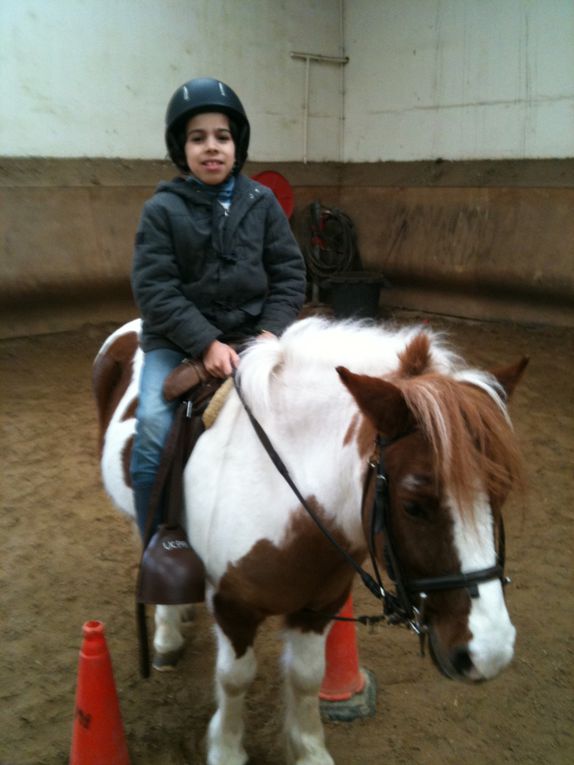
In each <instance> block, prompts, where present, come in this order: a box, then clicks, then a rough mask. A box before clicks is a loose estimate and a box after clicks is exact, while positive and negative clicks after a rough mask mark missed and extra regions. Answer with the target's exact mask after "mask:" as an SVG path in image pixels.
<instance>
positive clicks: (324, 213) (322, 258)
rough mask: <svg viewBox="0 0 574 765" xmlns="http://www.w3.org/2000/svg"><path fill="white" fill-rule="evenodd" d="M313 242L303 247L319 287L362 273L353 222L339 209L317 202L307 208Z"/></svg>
mask: <svg viewBox="0 0 574 765" xmlns="http://www.w3.org/2000/svg"><path fill="white" fill-rule="evenodd" d="M307 214H308V232H309V239H308V240H307V241H306V243H305V246H304V247H303V254H304V256H305V262H306V265H307V273H308V274H309V276H310V278H311V280H312V281H313V282H315V283H318V282H320V281H321V280H323V279H326V278H328V277H329V276H333V275H334V274H341V273H344V272H346V271H351V270H355V269H361V264H360V258H359V252H358V248H357V235H356V231H355V226H354V224H353V221H352V220H351V219H350V218H349V216H348V215H346V214H345V213H344V212H342V211H341V210H338V209H337V208H335V207H334V208H332V209H330V208H327V207H323V206H322V205H321V204H320V203H319V202H313V203H312V204H311V205H309V207H308V208H307Z"/></svg>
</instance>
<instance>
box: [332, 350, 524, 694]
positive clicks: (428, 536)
mask: <svg viewBox="0 0 574 765" xmlns="http://www.w3.org/2000/svg"><path fill="white" fill-rule="evenodd" d="M401 362H402V363H401V366H400V368H399V370H398V372H397V374H396V375H395V376H394V377H393V379H392V381H391V380H389V379H381V378H378V377H372V376H369V375H359V374H353V373H352V372H350V371H349V370H348V369H346V368H345V367H339V368H337V371H338V373H339V376H340V378H341V380H342V382H343V383H344V385H345V386H346V387H347V389H348V390H349V392H350V393H351V395H352V396H353V397H354V399H355V400H356V402H357V404H358V406H359V409H360V410H361V412H362V413H363V415H364V417H365V418H366V421H367V423H368V425H369V426H370V427H371V428H372V429H374V430H375V431H376V433H377V434H378V435H379V437H381V438H382V439H383V443H384V444H387V446H386V447H384V452H385V453H384V465H385V472H386V478H387V481H388V491H387V502H388V524H387V526H388V527H387V528H385V529H384V533H382V534H379V535H378V538H376V541H375V547H376V551H377V557H378V558H379V560H380V561H381V562H385V561H386V563H387V564H388V562H389V557H391V559H392V561H394V562H395V566H394V568H398V569H400V571H393V570H391V572H390V574H391V576H392V577H393V578H396V579H397V589H399V588H403V589H404V590H406V591H409V590H410V585H411V584H412V583H413V582H417V581H419V582H420V581H424V582H428V583H429V587H428V589H429V591H428V592H423V591H420V588H419V589H418V590H417V589H413V590H410V592H411V602H412V604H413V606H414V607H415V609H417V610H418V611H421V612H423V611H424V619H423V621H424V627H423V628H424V629H425V630H427V631H428V634H429V640H430V646H431V653H432V656H433V658H434V660H435V662H436V663H437V665H438V666H439V668H440V669H441V670H442V671H443V672H444V673H445V674H446V675H448V676H449V677H452V678H457V679H467V680H483V679H488V678H491V677H493V676H495V675H496V674H497V673H498V672H499V671H500V670H501V669H503V668H504V667H505V666H506V665H507V664H508V663H509V662H510V660H511V659H512V656H513V651H514V640H515V629H514V627H513V625H512V623H511V621H510V618H509V615H508V611H507V609H506V604H505V598H504V592H503V586H502V584H503V583H502V581H501V579H502V577H498V576H496V577H490V578H489V579H488V580H485V581H480V583H476V582H475V583H473V585H472V586H469V587H468V588H467V587H464V586H461V583H464V581H465V580H464V579H463V578H462V575H472V574H473V573H477V572H483V571H491V570H494V569H495V567H496V564H497V558H498V553H499V551H500V546H501V545H503V540H502V539H500V538H499V535H500V533H501V529H503V527H502V524H501V510H502V506H503V504H504V501H505V499H506V497H507V495H508V492H509V491H510V489H511V487H512V486H514V485H516V484H518V483H520V482H521V465H520V458H519V452H518V448H517V445H516V440H515V437H514V433H513V430H512V426H511V424H510V421H509V419H508V417H507V414H506V406H505V402H506V398H507V397H508V396H509V395H510V393H511V392H512V391H513V390H514V387H515V386H516V384H517V383H518V381H519V380H520V378H521V376H522V374H523V372H524V370H525V368H526V365H527V363H528V359H523V360H522V361H520V362H519V363H517V364H515V365H513V366H509V367H507V368H504V369H500V370H498V371H496V372H495V373H493V374H492V375H485V374H484V373H478V372H468V371H467V372H465V373H459V374H455V375H452V376H449V375H444V374H439V373H437V372H435V371H432V366H431V364H430V357H429V345H428V339H427V338H425V336H424V335H421V336H419V338H417V339H416V340H415V341H414V342H413V343H411V345H410V346H409V347H408V348H407V350H406V351H405V353H404V354H403V356H402V359H401ZM389 544H390V545H392V550H391V551H390V552H391V555H390V556H389V547H388V546H389ZM391 568H392V566H391ZM433 581H434V582H437V581H439V582H442V583H443V584H445V586H444V587H443V586H440V587H437V588H436V589H434V588H433V586H432V585H431V582H433ZM449 581H450V582H451V584H454V586H449Z"/></svg>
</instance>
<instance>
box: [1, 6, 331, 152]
mask: <svg viewBox="0 0 574 765" xmlns="http://www.w3.org/2000/svg"><path fill="white" fill-rule="evenodd" d="M338 7H339V2H338V0H0V73H1V75H0V115H1V118H0V155H4V156H38V155H41V156H49V157H82V156H90V157H124V158H163V157H164V156H165V150H164V144H163V118H164V114H165V108H166V105H167V102H168V100H169V98H170V96H171V94H172V92H173V91H174V90H175V89H176V88H177V87H178V86H179V85H180V84H182V83H183V82H185V81H187V80H188V79H191V78H192V77H196V76H213V77H218V78H219V79H221V80H223V81H224V82H227V83H228V84H229V85H231V87H233V88H234V89H235V90H236V91H237V92H238V94H239V96H240V98H241V100H242V102H243V104H244V106H245V108H246V111H247V113H248V115H249V118H250V121H251V123H252V150H251V153H250V156H251V158H252V159H254V160H259V161H272V160H275V161H279V160H297V159H300V157H301V152H302V145H303V126H302V113H303V94H304V83H305V65H304V63H303V62H302V61H296V60H293V59H292V58H291V57H290V52H291V51H293V50H303V51H311V52H315V53H321V54H325V55H337V54H338V47H337V46H338V40H339V18H338ZM311 86H312V91H313V98H312V114H311V119H310V124H309V151H310V157H312V159H313V160H316V161H322V160H327V159H333V158H338V156H339V132H340V98H339V92H338V91H339V76H338V72H337V71H336V70H335V69H334V68H333V67H320V68H314V71H313V73H312V78H311Z"/></svg>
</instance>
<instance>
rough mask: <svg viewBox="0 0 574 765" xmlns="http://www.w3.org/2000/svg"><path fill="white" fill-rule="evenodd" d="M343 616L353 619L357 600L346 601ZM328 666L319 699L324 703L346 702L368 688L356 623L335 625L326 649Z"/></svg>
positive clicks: (340, 614) (341, 612)
mask: <svg viewBox="0 0 574 765" xmlns="http://www.w3.org/2000/svg"><path fill="white" fill-rule="evenodd" d="M338 615H339V616H344V617H345V618H347V619H349V618H352V617H353V598H352V596H351V595H349V597H348V598H347V600H346V601H345V604H344V606H343V608H342V609H341V610H340V611H339V614H338ZM325 657H326V660H327V665H326V667H325V676H324V677H323V683H322V685H321V690H320V691H319V698H321V699H323V700H324V701H346V699H350V698H351V696H354V695H355V693H360V692H361V691H362V690H363V688H364V687H365V678H364V676H363V675H362V674H361V671H360V669H359V655H358V653H357V630H356V627H355V624H354V622H333V624H332V626H331V631H330V632H329V634H328V636H327V644H326V646H325Z"/></svg>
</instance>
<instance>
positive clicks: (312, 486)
mask: <svg viewBox="0 0 574 765" xmlns="http://www.w3.org/2000/svg"><path fill="white" fill-rule="evenodd" d="M139 331H140V324H139V321H138V320H136V321H134V322H131V323H129V324H127V325H125V326H123V327H121V328H120V329H118V330H117V331H116V332H114V333H113V334H112V335H111V336H110V337H109V338H108V339H107V340H106V341H105V342H104V344H103V346H102V348H101V350H100V351H99V353H98V355H97V358H96V360H95V363H94V370H93V384H94V391H95V396H96V400H97V405H98V410H99V422H100V449H101V469H102V476H103V483H104V486H105V488H106V490H107V492H108V494H109V495H110V497H111V498H112V500H113V502H114V503H115V504H116V505H117V507H118V508H120V509H121V510H123V511H125V512H127V513H128V514H129V515H131V516H132V517H133V516H134V506H133V499H132V495H131V489H130V480H129V473H128V464H129V453H130V445H131V439H132V436H133V433H134V428H135V423H134V412H135V405H136V398H137V389H138V375H139V373H140V369H141V364H142V352H141V351H140V349H139V347H138V335H139ZM527 361H528V360H527V359H522V360H521V361H520V362H518V363H516V364H514V365H511V366H508V367H505V368H504V369H499V370H497V371H495V372H493V373H489V372H484V371H479V370H475V369H472V368H469V367H468V366H467V365H466V364H465V362H464V361H463V360H462V359H461V358H460V357H459V356H458V355H457V354H456V353H455V352H454V351H453V349H452V348H450V347H449V346H448V345H447V343H446V342H445V339H444V338H443V337H442V336H441V335H440V334H437V333H435V332H433V331H432V330H431V329H430V328H428V327H426V326H415V327H407V328H396V327H389V326H384V325H382V324H374V323H369V322H364V321H363V322H360V321H354V320H345V321H334V320H327V319H324V318H321V317H311V318H308V319H303V320H301V321H298V322H295V323H294V324H293V325H292V326H291V327H289V328H288V329H287V330H286V332H285V333H284V334H283V335H282V336H281V338H278V339H265V340H257V341H253V342H252V343H250V344H249V345H248V347H247V348H246V349H245V350H244V351H243V352H242V354H241V356H240V364H239V368H238V371H237V380H236V386H237V387H236V388H233V389H232V390H231V392H230V394H229V396H228V397H227V399H226V401H225V403H224V405H223V407H222V409H221V411H220V414H219V416H218V418H217V420H216V422H215V423H214V424H213V426H212V427H210V428H209V429H208V430H207V431H206V432H205V433H204V434H203V435H202V436H201V438H200V439H199V442H198V443H197V445H196V447H195V450H194V451H193V453H192V455H191V457H190V459H189V461H188V463H187V466H186V468H185V471H184V477H183V478H184V498H185V516H186V527H187V531H188V535H189V538H190V540H191V542H192V545H193V546H194V548H195V550H196V551H197V552H198V554H199V555H200V557H201V558H202V560H203V562H204V564H205V568H206V576H207V596H206V603H207V606H208V608H209V609H210V611H211V613H212V615H213V620H214V630H215V635H216V643H217V660H216V668H215V685H216V698H217V710H216V712H215V714H214V715H213V717H212V718H211V721H210V724H209V729H208V743H207V749H208V757H207V761H208V763H209V765H224V764H225V765H244V763H246V762H247V754H246V752H245V750H244V747H243V743H242V742H243V732H244V726H243V722H242V718H243V706H244V697H245V693H246V691H247V689H248V688H249V686H250V684H251V682H252V681H253V679H254V676H255V672H256V658H255V654H254V650H253V644H254V639H255V635H256V632H257V630H258V628H259V626H260V625H261V623H262V622H263V621H264V620H265V619H266V618H267V617H269V616H271V615H280V616H282V619H283V630H282V637H283V642H284V649H283V654H282V665H283V675H284V686H285V693H286V711H285V735H286V739H287V752H288V759H289V761H293V762H295V763H297V765H331V764H332V763H333V762H334V761H333V759H332V757H331V755H330V754H329V752H328V751H327V748H326V745H325V738H324V731H323V727H322V723H321V717H320V710H319V702H318V691H319V687H320V684H321V680H322V677H323V673H324V668H325V658H324V644H325V639H326V634H327V632H328V629H327V628H328V626H329V625H330V623H331V621H332V616H333V614H336V612H337V611H338V610H339V609H340V608H341V606H342V605H343V603H344V602H345V600H346V599H347V597H348V595H349V593H350V590H351V587H352V585H353V581H354V578H355V570H359V571H360V572H363V573H364V569H363V568H362V565H361V564H362V562H363V561H364V560H365V559H366V558H367V556H368V555H369V553H371V556H372V560H373V565H374V567H375V570H376V572H377V578H376V581H375V580H372V578H371V585H373V583H374V587H373V586H371V589H373V591H374V592H375V594H377V595H378V596H379V597H380V598H381V599H382V600H383V601H384V606H385V613H386V614H387V615H388V616H391V617H393V618H390V621H393V619H394V620H395V621H397V620H401V621H406V622H407V623H409V624H410V625H411V626H412V627H413V628H414V629H415V630H416V631H417V632H419V633H424V634H427V635H428V637H429V644H430V648H431V654H432V657H433V659H434V661H435V663H436V664H437V665H438V667H439V669H441V670H442V671H443V672H444V673H445V674H446V675H448V676H449V677H451V678H455V679H459V680H465V681H480V680H486V679H489V678H492V677H494V676H495V675H497V674H498V673H499V672H500V671H501V670H502V669H503V668H505V667H506V666H507V665H508V664H509V662H510V661H511V659H512V656H513V651H514V641H515V628H514V626H513V625H512V623H511V621H510V617H509V614H508V611H507V608H506V603H505V597H504V591H503V584H504V577H503V575H502V571H501V561H500V558H501V547H502V546H503V526H502V513H501V511H502V506H503V504H504V501H505V499H506V497H507V495H508V493H509V491H510V490H511V488H512V487H513V486H514V485H515V484H517V483H519V482H520V476H521V468H520V454H519V449H518V446H517V441H516V438H515V435H514V432H513V428H512V425H511V422H510V419H509V415H508V411H507V398H508V396H509V395H510V393H511V392H512V390H513V389H514V387H515V386H516V384H517V382H518V381H519V379H520V378H521V376H522V373H523V371H524V369H525V367H526V364H527ZM238 391H240V394H241V398H240V397H239V395H238ZM246 406H247V407H248V409H249V413H248V411H247V409H246ZM252 418H253V419H255V420H256V422H257V423H258V424H259V426H260V428H261V429H262V430H263V431H264V432H265V434H266V436H267V438H268V440H269V442H270V443H271V444H272V447H273V448H274V449H275V452H276V453H277V454H278V455H279V460H280V463H281V466H282V467H283V468H284V469H285V472H287V474H288V476H289V478H290V480H291V482H292V484H293V486H294V487H295V489H294V488H293V486H291V485H290V484H289V483H288V482H287V481H286V480H285V478H284V476H283V475H282V474H281V473H280V471H279V470H277V468H276V465H274V464H273V460H272V459H270V455H269V453H268V452H267V451H266V449H265V448H264V446H263V444H262V441H261V440H260V437H259V436H258V434H257V432H256V430H255V428H254V424H253V419H252ZM295 490H296V491H297V494H296V493H294V492H295ZM373 497H374V499H373ZM381 507H382V515H381V512H379V510H380V508H381ZM377 508H379V510H377ZM350 562H351V563H352V565H350ZM378 566H381V567H385V566H386V568H387V571H388V574H389V576H390V577H391V578H392V579H394V580H395V582H396V589H397V594H396V596H391V595H390V594H389V592H390V586H391V585H388V586H387V585H385V584H384V582H383V580H385V581H387V576H386V575H385V574H383V575H381V574H379V570H378ZM393 604H394V606H395V607H394V608H392V607H391V606H392V605H393ZM397 604H398V605H397ZM183 619H184V608H183V607H178V606H162V605H158V606H157V607H156V611H155V634H154V649H155V652H156V662H155V665H156V666H157V667H159V668H162V667H164V666H165V665H166V664H167V665H170V663H172V661H173V657H174V655H177V654H178V652H180V651H181V649H182V646H183V642H184V640H183V636H182V621H183Z"/></svg>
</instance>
